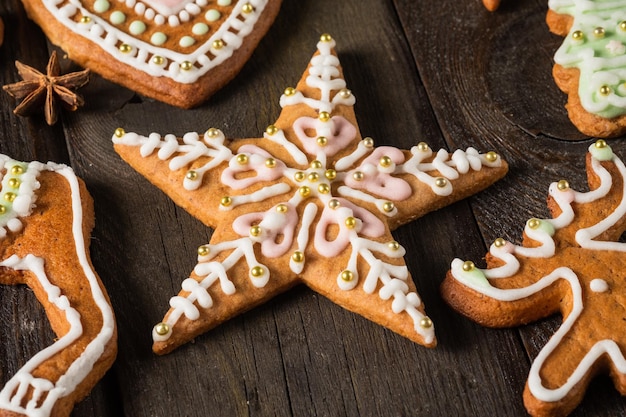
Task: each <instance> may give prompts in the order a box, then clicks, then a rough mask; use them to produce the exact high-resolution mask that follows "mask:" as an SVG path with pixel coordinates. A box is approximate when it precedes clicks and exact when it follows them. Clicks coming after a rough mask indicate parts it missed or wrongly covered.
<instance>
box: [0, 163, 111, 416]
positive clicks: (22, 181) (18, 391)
mask: <svg viewBox="0 0 626 417" xmlns="http://www.w3.org/2000/svg"><path fill="white" fill-rule="evenodd" d="M0 178H1V184H0V185H1V188H2V198H1V203H0V284H10V285H16V284H26V285H27V286H28V287H29V288H31V289H32V291H33V292H34V294H35V296H36V297H37V300H39V302H40V303H41V304H42V305H43V307H44V309H45V311H46V314H47V316H48V318H49V320H50V325H51V327H52V330H53V331H54V332H55V333H56V334H57V337H58V338H57V339H55V341H54V343H53V344H52V345H50V346H48V347H47V348H45V349H44V350H42V351H40V352H39V353H37V354H36V355H35V356H34V357H33V358H31V359H30V360H29V361H28V362H27V363H26V364H25V365H24V366H23V367H22V368H21V369H19V370H18V372H17V373H16V374H15V375H13V376H12V377H11V379H10V380H9V381H8V382H7V383H6V385H5V386H4V388H2V390H1V391H0V416H7V417H9V416H10V417H14V416H17V415H20V416H31V417H48V416H51V417H67V416H69V415H70V413H71V411H72V408H73V407H74V404H75V403H76V402H78V401H80V400H81V399H82V398H84V397H85V396H86V395H87V394H88V393H89V391H90V390H91V389H92V388H93V386H94V385H95V384H96V383H97V382H98V380H99V379H100V378H101V377H102V376H103V375H104V373H105V372H106V371H107V370H108V369H109V368H110V367H111V365H112V363H113V361H114V360H115V356H116V353H117V330H116V325H115V318H114V315H113V310H112V308H111V304H110V301H109V298H108V296H107V294H106V291H105V289H104V287H103V286H102V283H101V282H100V278H99V277H98V275H97V274H96V272H95V271H94V269H93V266H92V265H91V260H90V258H89V234H90V232H91V229H92V227H93V222H94V213H93V203H92V200H91V197H90V196H89V194H88V193H87V189H86V188H85V185H84V184H83V182H82V181H81V180H80V179H79V178H77V177H76V176H75V175H74V172H73V171H72V169H71V168H69V167H67V166H65V165H57V164H54V163H51V162H49V163H47V164H42V163H39V162H30V163H23V162H17V161H14V160H12V159H11V158H9V157H7V156H5V155H0Z"/></svg>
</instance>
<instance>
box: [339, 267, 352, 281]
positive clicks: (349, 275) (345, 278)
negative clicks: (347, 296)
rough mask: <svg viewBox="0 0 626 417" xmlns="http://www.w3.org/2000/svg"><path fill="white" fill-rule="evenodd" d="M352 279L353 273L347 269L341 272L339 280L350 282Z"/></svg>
mask: <svg viewBox="0 0 626 417" xmlns="http://www.w3.org/2000/svg"><path fill="white" fill-rule="evenodd" d="M353 279H354V273H353V272H352V271H348V270H347V269H346V270H345V271H343V272H342V273H341V280H342V281H345V282H350V281H352V280H353Z"/></svg>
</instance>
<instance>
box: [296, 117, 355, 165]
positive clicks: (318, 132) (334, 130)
mask: <svg viewBox="0 0 626 417" xmlns="http://www.w3.org/2000/svg"><path fill="white" fill-rule="evenodd" d="M293 131H294V133H295V134H296V136H297V137H298V139H300V142H301V143H302V146H303V147H304V150H305V152H306V153H308V154H309V155H314V156H315V155H317V154H318V153H319V152H320V151H321V152H323V153H324V154H325V155H326V156H333V155H335V154H336V153H337V152H339V151H340V150H342V149H344V148H345V147H346V146H348V145H350V143H351V142H352V140H353V139H354V137H355V136H356V127H354V126H353V125H352V123H350V122H349V121H348V120H347V119H345V118H344V117H342V116H334V117H332V118H331V119H330V120H328V121H325V122H324V121H321V120H319V119H316V118H313V117H300V118H298V119H297V120H296V121H295V122H294V123H293ZM313 131H314V132H315V134H314V135H313V136H310V135H309V132H313ZM320 136H323V137H325V138H326V139H327V143H326V145H324V146H320V145H319V144H318V142H317V138H319V137H320Z"/></svg>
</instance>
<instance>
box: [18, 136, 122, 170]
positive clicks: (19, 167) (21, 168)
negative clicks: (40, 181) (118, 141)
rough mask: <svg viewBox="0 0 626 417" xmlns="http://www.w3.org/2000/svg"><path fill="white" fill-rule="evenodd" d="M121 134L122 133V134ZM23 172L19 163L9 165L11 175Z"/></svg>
mask: <svg viewBox="0 0 626 417" xmlns="http://www.w3.org/2000/svg"><path fill="white" fill-rule="evenodd" d="M122 136H123V134H122ZM23 173H24V168H23V167H22V166H20V165H13V167H11V174H13V175H22V174H23Z"/></svg>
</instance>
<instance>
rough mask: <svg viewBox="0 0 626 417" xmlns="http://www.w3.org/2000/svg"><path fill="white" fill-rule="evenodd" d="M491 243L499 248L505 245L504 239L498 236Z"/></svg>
mask: <svg viewBox="0 0 626 417" xmlns="http://www.w3.org/2000/svg"><path fill="white" fill-rule="evenodd" d="M493 244H494V245H495V247H496V248H501V247H503V246H504V245H506V240H504V239H502V238H501V237H499V238H497V239H496V240H494V241H493Z"/></svg>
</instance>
